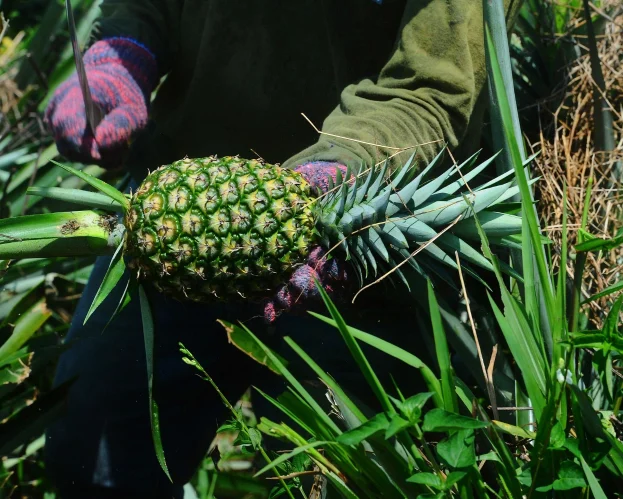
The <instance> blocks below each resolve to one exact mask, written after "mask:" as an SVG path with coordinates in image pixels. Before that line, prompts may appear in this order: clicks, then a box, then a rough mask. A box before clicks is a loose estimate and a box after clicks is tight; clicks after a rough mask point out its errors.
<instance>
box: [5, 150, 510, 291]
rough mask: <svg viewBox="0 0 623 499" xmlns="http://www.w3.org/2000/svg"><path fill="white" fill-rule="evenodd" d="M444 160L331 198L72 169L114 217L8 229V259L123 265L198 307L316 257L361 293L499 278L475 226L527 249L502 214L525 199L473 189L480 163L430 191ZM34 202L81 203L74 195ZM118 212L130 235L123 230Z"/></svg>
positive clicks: (262, 185)
mask: <svg viewBox="0 0 623 499" xmlns="http://www.w3.org/2000/svg"><path fill="white" fill-rule="evenodd" d="M442 153H443V151H442ZM442 153H440V154H439V155H438V156H437V157H436V158H435V159H434V160H433V161H432V162H431V163H430V164H429V165H428V166H427V167H426V168H425V169H424V170H423V171H422V172H420V173H419V174H418V175H414V171H413V168H412V162H413V157H411V158H410V160H409V161H408V162H407V163H406V164H405V165H404V166H403V167H402V168H401V169H400V170H399V171H397V172H393V173H392V172H390V171H389V169H388V165H387V163H386V164H384V165H383V166H381V167H380V168H375V167H372V168H368V169H363V168H362V169H361V170H360V171H359V172H357V174H352V173H351V172H350V171H348V172H347V173H346V174H345V175H342V174H341V173H340V172H338V175H337V178H336V179H335V180H333V179H329V191H328V192H327V193H326V194H323V195H319V196H318V195H317V194H318V193H316V192H314V191H313V190H312V188H311V187H310V185H309V184H308V183H307V182H306V180H305V178H304V177H303V176H302V175H300V174H299V173H297V172H295V171H292V170H286V169H284V168H281V167H279V166H276V165H270V164H265V163H262V162H260V161H257V160H245V159H241V158H239V157H222V158H217V157H207V158H199V159H189V158H185V159H182V160H180V161H176V162H174V163H172V164H170V165H166V166H162V167H160V168H158V169H157V170H156V171H154V172H152V173H150V174H149V175H148V176H147V178H146V179H145V180H144V182H143V183H142V184H141V186H140V187H139V188H138V189H137V190H136V192H134V193H133V194H131V195H123V194H121V193H120V192H119V191H117V190H116V189H114V188H112V187H111V186H109V185H107V184H105V183H104V182H102V181H101V180H98V179H95V178H93V177H90V176H88V175H86V174H85V173H82V172H79V171H77V170H74V169H73V168H70V167H67V166H63V168H65V169H67V170H70V171H71V172H73V173H75V174H76V175H79V176H81V177H82V178H83V179H85V180H87V181H88V182H89V183H90V184H91V185H93V186H94V187H96V188H98V189H99V190H100V191H101V192H103V193H104V194H105V195H102V194H97V193H88V196H85V193H84V192H81V191H80V192H79V194H80V195H81V196H80V198H82V199H84V200H85V201H84V202H86V203H88V204H90V206H91V207H93V206H95V207H100V208H103V209H104V211H94V210H89V211H83V212H67V213H54V214H44V215H31V216H26V217H16V218H12V219H7V220H0V233H1V234H3V235H4V238H3V239H2V240H0V258H4V259H9V258H20V257H21V258H24V257H39V256H79V255H80V256H81V255H86V254H104V253H111V252H115V257H114V258H113V264H112V265H111V268H112V266H114V265H124V261H127V262H128V266H129V267H130V268H131V269H133V275H134V276H136V277H138V278H140V279H144V280H147V281H149V282H150V283H152V284H153V285H154V286H155V287H156V288H157V289H159V290H161V291H162V292H165V293H167V294H170V295H172V296H174V297H176V298H178V299H189V300H193V301H211V300H229V301H231V300H235V299H246V300H259V299H262V298H267V297H270V296H272V293H274V291H275V290H276V289H277V287H278V286H280V285H282V284H283V283H284V282H286V281H287V279H288V277H289V275H290V274H291V273H292V271H293V269H295V268H296V267H297V266H298V265H301V264H302V263H303V262H305V261H306V259H307V256H308V254H309V252H310V249H311V248H312V247H314V246H316V245H321V246H322V247H324V248H325V249H326V250H327V251H328V252H329V254H330V255H336V256H339V257H340V258H343V259H345V260H348V261H349V262H350V264H351V267H352V269H353V270H354V274H355V276H356V278H357V279H358V282H359V285H360V287H361V286H363V285H364V284H365V283H366V282H369V281H370V280H371V279H372V278H375V277H377V276H379V275H381V274H382V275H388V276H389V277H390V278H391V279H398V280H401V281H402V282H403V283H404V284H406V285H407V286H409V281H410V279H408V278H407V277H408V276H407V274H408V273H409V272H411V273H413V272H415V273H416V274H420V275H424V276H427V277H428V276H433V275H435V276H437V277H441V278H442V279H445V280H448V281H452V280H453V276H452V275H451V273H450V272H448V269H449V268H456V265H457V264H456V260H455V256H454V253H455V252H458V254H459V256H460V257H461V262H462V264H463V265H464V267H465V269H466V270H467V272H470V273H471V274H472V275H474V276H476V277H477V278H478V275H477V273H476V272H475V270H474V267H475V266H476V267H482V268H485V269H489V270H490V269H491V268H492V267H491V263H490V262H489V261H488V260H487V259H486V258H484V257H483V256H482V254H481V253H480V252H479V251H478V250H477V249H475V248H474V247H473V246H472V244H476V245H479V244H480V235H479V233H478V230H477V225H476V222H475V220H474V214H475V213H477V214H478V219H479V222H480V224H481V226H482V228H483V230H484V232H485V234H487V236H488V238H489V242H490V243H491V244H492V245H498V246H516V245H517V244H518V242H517V240H516V237H515V236H516V234H518V233H519V232H520V231H521V218H520V217H518V216H516V215H513V214H510V213H507V211H509V205H508V204H505V203H504V202H505V201H506V200H508V199H509V198H511V197H512V196H514V195H515V194H517V192H518V188H517V186H516V185H515V182H514V181H513V179H512V178H510V175H511V174H510V173H509V174H505V175H502V176H500V177H497V178H495V179H493V180H491V181H489V182H487V183H486V184H484V185H481V186H480V187H478V188H475V189H473V190H472V189H469V187H468V182H470V181H471V180H472V179H474V178H475V177H476V176H477V175H478V174H479V173H481V172H482V171H483V170H484V169H485V168H486V167H487V165H489V164H490V163H491V162H492V161H493V158H491V159H489V160H487V161H485V162H483V163H481V164H480V165H476V159H477V154H476V155H474V156H472V157H471V158H469V159H468V160H467V161H465V162H464V163H463V164H461V165H457V166H453V167H451V168H450V169H448V170H446V171H444V172H441V173H437V172H436V173H435V175H434V176H431V177H432V178H431V179H430V180H428V181H425V180H426V178H427V176H428V175H429V174H430V172H431V171H432V170H433V169H434V168H435V166H436V165H438V164H439V163H440V161H441V160H440V158H441V156H442ZM60 166H62V165H60ZM464 170H465V171H466V172H465V173H464V172H463V171H464ZM61 191H63V192H61ZM64 191H67V192H64ZM31 194H38V195H46V196H49V197H56V198H61V199H74V200H76V201H78V200H79V199H78V198H79V196H78V192H76V191H70V190H65V189H57V188H50V189H48V190H44V191H42V190H41V189H38V190H33V191H31ZM510 206H511V207H512V205H510ZM111 208H115V209H117V211H121V212H122V213H123V223H118V224H117V223H114V222H113V221H111V216H110V213H109V212H110V210H111ZM113 220H114V219H113ZM35 229H36V230H35ZM117 270H118V269H117ZM506 270H507V271H508V272H511V273H512V272H513V271H512V269H509V268H507V269H506ZM109 274H111V276H112V275H113V274H114V275H115V276H117V277H115V278H116V279H117V280H118V279H119V277H120V273H119V272H109ZM108 278H109V276H107V279H108ZM110 278H111V279H113V277H110ZM108 284H109V285H107V288H108V289H109V288H110V287H111V286H110V284H111V283H108ZM113 284H114V283H113Z"/></svg>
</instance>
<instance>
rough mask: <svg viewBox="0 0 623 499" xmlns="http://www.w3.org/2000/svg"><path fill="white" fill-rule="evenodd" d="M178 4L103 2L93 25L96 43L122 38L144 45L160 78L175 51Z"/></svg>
mask: <svg viewBox="0 0 623 499" xmlns="http://www.w3.org/2000/svg"><path fill="white" fill-rule="evenodd" d="M180 3H181V2H180V1H179V0H151V1H149V0H104V1H103V2H102V5H101V16H100V18H99V19H98V21H97V24H96V32H95V33H96V37H97V38H98V39H101V38H106V37H113V36H122V37H127V38H131V39H132V40H136V41H137V42H139V43H141V44H143V45H145V46H146V47H147V48H148V49H149V50H150V51H151V52H152V53H153V54H154V55H155V56H156V60H157V62H158V70H159V72H160V74H161V75H164V74H165V73H167V72H168V71H169V69H170V65H171V60H172V59H173V57H174V55H175V51H176V50H177V47H176V43H175V40H177V39H178V35H177V30H178V25H179V22H178V21H179V17H180Z"/></svg>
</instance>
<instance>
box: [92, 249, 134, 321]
mask: <svg viewBox="0 0 623 499" xmlns="http://www.w3.org/2000/svg"><path fill="white" fill-rule="evenodd" d="M124 273H125V260H124V259H123V243H121V244H120V245H119V246H118V247H117V251H115V254H114V255H113V257H112V260H111V261H110V265H109V267H108V270H107V271H106V275H105V276H104V280H103V281H102V283H101V284H100V287H99V289H98V290H97V293H96V294H95V298H93V303H91V306H90V307H89V311H88V312H87V314H86V317H85V318H84V322H83V324H86V323H87V321H88V320H89V318H90V317H91V315H93V312H95V311H96V310H97V308H98V307H99V306H100V305H101V304H102V303H103V302H104V300H105V299H106V298H107V297H108V295H109V294H110V293H112V291H113V290H114V289H115V288H116V287H117V284H118V283H119V281H120V280H121V278H122V277H123V274H124Z"/></svg>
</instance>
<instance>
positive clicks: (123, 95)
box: [45, 38, 158, 167]
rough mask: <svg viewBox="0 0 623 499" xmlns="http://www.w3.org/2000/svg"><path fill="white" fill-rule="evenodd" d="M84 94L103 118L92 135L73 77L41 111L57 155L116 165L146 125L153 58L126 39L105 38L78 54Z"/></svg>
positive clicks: (153, 79) (153, 81)
mask: <svg viewBox="0 0 623 499" xmlns="http://www.w3.org/2000/svg"><path fill="white" fill-rule="evenodd" d="M84 67H85V70H86V74H87V79H88V81H89V89H90V91H91V96H92V97H93V100H94V101H95V103H97V104H98V105H99V106H100V108H101V109H102V111H103V113H104V119H103V120H102V122H101V123H100V124H99V125H98V126H97V128H96V130H95V134H93V133H91V130H90V129H89V127H88V126H87V120H86V112H85V108H84V102H83V98H82V92H81V90H80V83H79V81H78V76H77V74H74V75H73V76H71V77H70V78H69V79H68V80H67V81H65V82H64V83H63V84H61V85H60V87H59V88H58V89H57V90H56V91H55V92H54V95H53V96H52V99H51V100H50V103H49V104H48V107H47V109H46V112H45V121H46V123H47V124H48V125H49V127H50V129H51V130H52V133H53V135H54V139H55V141H56V144H57V146H58V150H59V152H60V153H61V154H63V155H64V156H66V157H67V158H69V159H72V160H76V161H83V162H93V163H98V164H100V165H102V166H104V167H116V166H119V164H120V161H121V158H122V157H123V154H124V153H125V152H126V151H127V149H128V146H129V142H130V140H131V139H132V137H133V135H134V133H135V132H136V131H138V130H140V129H142V128H144V127H145V126H146V125H147V120H148V107H149V98H150V94H151V92H152V90H153V89H154V88H155V86H156V84H157V81H158V68H157V64H156V59H155V57H154V56H153V54H152V53H151V52H150V51H149V50H148V49H147V48H146V47H144V46H143V45H141V44H139V43H138V42H135V41H134V40H131V39H129V38H108V39H105V40H100V41H98V42H96V43H94V44H93V46H91V48H89V50H87V52H86V53H85V55H84Z"/></svg>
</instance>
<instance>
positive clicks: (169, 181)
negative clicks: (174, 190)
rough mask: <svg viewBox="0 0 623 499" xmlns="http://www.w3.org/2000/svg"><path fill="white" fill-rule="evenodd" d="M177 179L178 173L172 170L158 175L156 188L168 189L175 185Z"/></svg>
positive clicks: (178, 177)
mask: <svg viewBox="0 0 623 499" xmlns="http://www.w3.org/2000/svg"><path fill="white" fill-rule="evenodd" d="M179 179H180V174H179V172H178V171H176V170H173V169H169V170H167V171H165V172H163V173H161V174H160V177H159V178H158V187H160V188H161V189H163V188H167V187H168V188H170V187H172V186H173V185H175V184H176V183H177V182H178V181H179Z"/></svg>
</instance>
